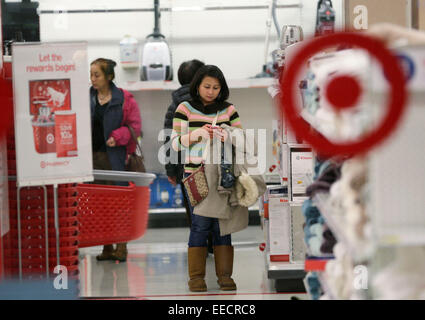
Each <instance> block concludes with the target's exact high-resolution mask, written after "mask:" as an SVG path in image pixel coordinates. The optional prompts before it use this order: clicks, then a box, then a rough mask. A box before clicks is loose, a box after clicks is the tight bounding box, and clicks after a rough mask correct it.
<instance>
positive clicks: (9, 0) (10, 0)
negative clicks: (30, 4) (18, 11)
mask: <svg viewBox="0 0 425 320" xmlns="http://www.w3.org/2000/svg"><path fill="white" fill-rule="evenodd" d="M6 2H22V0H6Z"/></svg>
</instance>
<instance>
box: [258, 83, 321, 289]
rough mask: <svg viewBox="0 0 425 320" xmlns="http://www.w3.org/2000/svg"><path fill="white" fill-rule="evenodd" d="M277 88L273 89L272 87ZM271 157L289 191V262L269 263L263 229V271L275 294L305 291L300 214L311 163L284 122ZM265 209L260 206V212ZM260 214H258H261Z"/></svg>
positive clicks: (308, 152) (280, 122) (277, 127)
mask: <svg viewBox="0 0 425 320" xmlns="http://www.w3.org/2000/svg"><path fill="white" fill-rule="evenodd" d="M274 89H276V87H274ZM268 91H269V92H270V93H271V94H272V95H274V104H275V105H276V106H278V105H279V93H278V91H277V92H276V90H273V88H269V90H268ZM274 127H275V128H274V133H273V136H274V141H273V146H274V148H275V149H274V154H275V157H276V162H277V164H278V166H279V167H278V172H279V176H280V179H279V181H280V183H281V185H283V186H287V188H288V194H287V196H288V203H287V207H288V208H289V214H290V218H289V226H288V228H289V239H288V241H289V243H290V254H289V256H290V259H289V261H288V262H271V261H270V259H269V247H270V242H271V241H273V239H270V234H269V232H268V228H267V227H266V228H265V229H266V235H265V238H266V248H267V250H266V255H265V256H266V258H265V260H266V268H267V275H268V278H269V279H272V280H273V281H274V282H275V288H276V290H277V291H278V292H305V284H304V281H303V279H304V278H305V276H306V272H305V270H304V260H305V255H306V251H305V245H304V240H303V238H304V232H303V224H304V217H303V214H302V212H301V206H302V201H303V199H305V189H306V187H307V175H308V174H310V173H311V172H312V169H313V162H312V160H313V159H312V154H311V148H310V146H309V145H306V144H302V143H301V144H300V143H297V141H296V139H295V137H294V136H292V135H291V133H290V132H289V131H288V130H287V125H286V123H285V119H283V118H282V119H278V121H277V125H274ZM261 210H263V211H264V208H263V207H262V206H261V204H260V211H261ZM260 214H261V213H260ZM265 220H267V218H265V217H263V227H264V225H265V226H267V225H268V223H267V221H265Z"/></svg>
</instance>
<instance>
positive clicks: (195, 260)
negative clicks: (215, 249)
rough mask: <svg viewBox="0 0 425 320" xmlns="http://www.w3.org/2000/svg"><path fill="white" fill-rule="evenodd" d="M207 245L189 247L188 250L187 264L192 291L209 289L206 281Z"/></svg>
mask: <svg viewBox="0 0 425 320" xmlns="http://www.w3.org/2000/svg"><path fill="white" fill-rule="evenodd" d="M206 260H207V247H189V248H188V250H187V266H188V270H189V282H188V285H189V290H190V291H192V292H202V291H207V285H206V283H205V280H204V278H205V266H206V262H207V261H206Z"/></svg>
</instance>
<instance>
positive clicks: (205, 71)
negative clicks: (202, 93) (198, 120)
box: [190, 65, 229, 103]
mask: <svg viewBox="0 0 425 320" xmlns="http://www.w3.org/2000/svg"><path fill="white" fill-rule="evenodd" d="M205 77H211V78H216V79H217V80H218V82H219V83H220V87H221V89H220V94H219V95H218V97H217V98H216V99H215V100H216V102H219V103H221V102H224V101H226V100H227V99H228V98H229V87H228V86H227V82H226V79H225V78H224V75H223V72H221V70H220V69H219V68H218V67H217V66H213V65H205V66H203V67H201V68H200V69H199V70H198V71H197V72H196V74H195V76H194V77H193V80H192V82H191V83H190V95H191V96H192V98H193V99H199V93H198V88H199V86H200V85H201V82H202V80H204V78H205Z"/></svg>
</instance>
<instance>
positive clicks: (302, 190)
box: [291, 152, 314, 202]
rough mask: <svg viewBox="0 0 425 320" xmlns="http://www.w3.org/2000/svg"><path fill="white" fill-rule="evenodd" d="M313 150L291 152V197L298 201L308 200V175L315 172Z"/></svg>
mask: <svg viewBox="0 0 425 320" xmlns="http://www.w3.org/2000/svg"><path fill="white" fill-rule="evenodd" d="M313 165H314V159H313V153H312V152H291V182H292V184H291V190H292V194H291V199H292V201H296V202H303V201H304V200H306V199H307V198H308V197H307V194H306V191H307V186H308V178H307V177H308V175H312V174H313Z"/></svg>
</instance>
